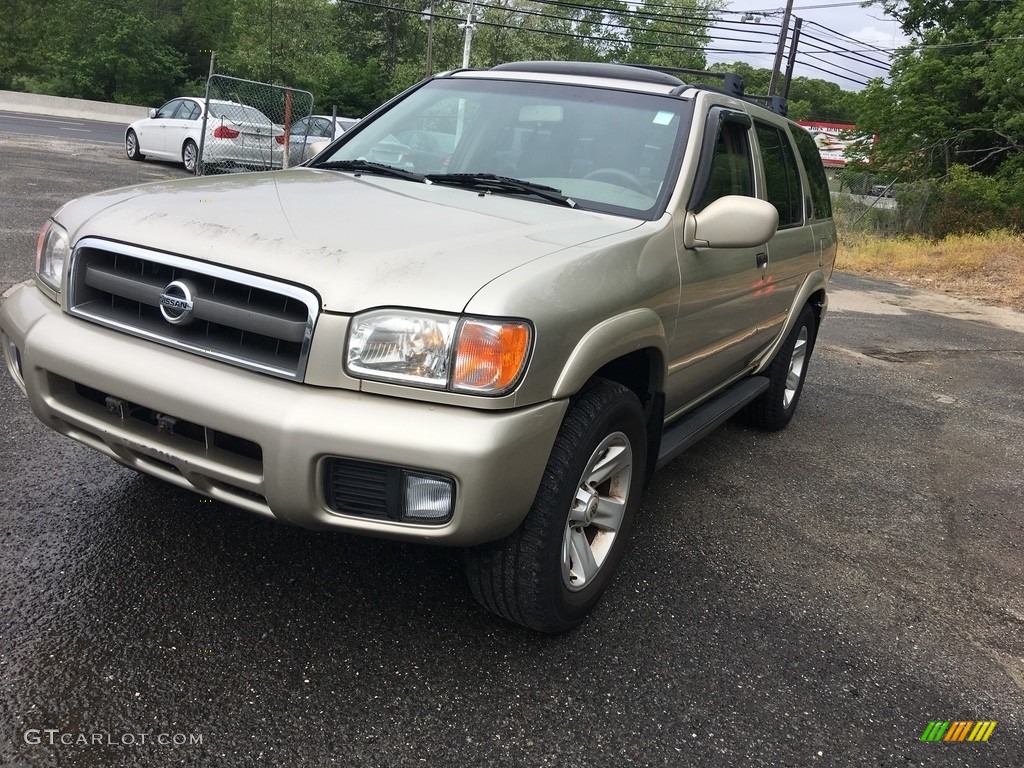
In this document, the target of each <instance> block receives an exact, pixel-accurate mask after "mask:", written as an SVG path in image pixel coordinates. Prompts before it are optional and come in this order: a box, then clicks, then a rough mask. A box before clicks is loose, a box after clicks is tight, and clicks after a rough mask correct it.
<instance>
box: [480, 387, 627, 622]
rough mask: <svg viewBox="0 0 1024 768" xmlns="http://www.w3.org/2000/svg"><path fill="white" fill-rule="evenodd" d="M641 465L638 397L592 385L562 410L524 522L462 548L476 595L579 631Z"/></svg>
mask: <svg viewBox="0 0 1024 768" xmlns="http://www.w3.org/2000/svg"><path fill="white" fill-rule="evenodd" d="M646 464H647V436H646V425H645V421H644V415H643V410H642V408H641V407H640V402H639V401H638V400H637V398H636V395H635V394H633V392H632V391H630V390H629V389H626V388H625V387H623V386H622V385H620V384H617V383H615V382H612V381H607V380H604V379H596V380H594V381H593V382H591V383H590V384H589V385H588V386H587V388H586V389H584V390H583V392H581V393H580V395H579V396H578V397H577V398H576V399H575V401H574V402H573V403H572V405H571V406H570V407H569V411H568V413H567V414H566V416H565V420H564V421H563V422H562V426H561V429H560V430H559V432H558V436H557V437H556V438H555V444H554V447H553V448H552V450H551V456H550V457H549V458H548V465H547V468H546V469H545V471H544V477H543V479H542V480H541V485H540V488H539V489H538V491H537V496H536V498H535V499H534V502H533V506H532V507H531V508H530V511H529V513H528V514H527V516H526V519H525V520H523V523H522V524H521V525H520V526H519V528H517V529H516V530H515V531H514V532H513V533H512V534H511V535H509V536H508V537H506V538H505V539H502V540H501V541H497V542H493V543H490V544H485V545H483V546H479V547H476V548H474V549H471V550H468V551H467V553H466V573H467V576H468V578H469V586H470V591H471V592H472V593H473V597H474V598H476V600H477V602H479V603H480V604H481V605H483V606H484V607H485V608H487V609H488V610H490V611H492V612H493V613H496V614H498V615H499V616H502V617H503V618H505V619H508V620H509V621H512V622H515V623H517V624H521V625H523V626H525V627H529V628H530V629H534V630H537V631H539V632H550V633H555V632H565V631H567V630H569V629H572V627H574V626H576V625H577V624H578V623H579V622H581V621H582V620H583V619H584V618H585V617H586V615H587V614H588V613H589V612H590V611H591V610H592V609H593V607H594V606H595V605H596V604H597V602H598V600H599V599H600V598H601V595H602V593H603V592H604V590H605V588H606V587H607V586H608V584H609V582H610V580H611V578H612V575H613V573H614V571H615V567H616V565H617V564H618V561H619V559H620V558H621V556H622V552H623V549H624V547H625V544H626V539H627V537H628V535H629V530H630V528H631V527H632V523H633V518H634V517H635V515H636V509H637V507H638V506H639V504H640V496H641V493H642V492H643V484H644V479H645V476H646Z"/></svg>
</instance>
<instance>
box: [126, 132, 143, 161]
mask: <svg viewBox="0 0 1024 768" xmlns="http://www.w3.org/2000/svg"><path fill="white" fill-rule="evenodd" d="M124 153H125V154H126V155H128V159H129V160H145V159H146V156H145V155H144V154H142V152H140V151H139V137H138V136H137V135H136V134H135V131H128V133H126V134H125V135H124Z"/></svg>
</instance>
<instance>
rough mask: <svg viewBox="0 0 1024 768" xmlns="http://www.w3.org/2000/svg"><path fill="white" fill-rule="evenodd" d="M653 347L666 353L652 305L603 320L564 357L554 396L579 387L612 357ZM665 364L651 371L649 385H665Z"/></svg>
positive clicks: (659, 387)
mask: <svg viewBox="0 0 1024 768" xmlns="http://www.w3.org/2000/svg"><path fill="white" fill-rule="evenodd" d="M650 348H653V349H656V350H657V351H658V353H659V354H660V356H661V359H662V360H664V359H665V357H666V345H665V327H664V326H663V325H662V323H661V318H660V317H659V316H658V314H657V312H655V311H654V310H653V309H634V310H630V311H629V312H624V313H623V314H621V315H616V316H615V317H611V318H609V319H607V320H603V321H602V322H600V323H599V324H598V325H595V326H594V327H593V328H591V329H590V330H589V331H587V332H586V333H585V334H584V335H583V337H582V338H581V339H580V340H579V342H578V343H577V344H576V347H575V348H574V349H573V351H572V353H571V354H570V355H569V358H568V360H566V363H565V367H564V368H563V369H562V373H561V374H560V375H559V377H558V380H557V381H556V382H555V388H554V391H553V392H552V393H551V397H552V398H553V399H556V400H558V399H561V398H566V397H569V396H571V395H574V394H575V393H576V392H579V390H580V389H582V387H583V385H584V384H586V383H587V381H588V380H589V379H590V377H591V376H593V375H594V373H595V372H596V371H598V370H600V369H601V368H603V367H604V366H605V365H607V364H608V363H610V362H611V361H613V360H615V359H617V358H620V357H623V356H625V355H628V354H630V353H631V352H636V351H637V350H641V349H650ZM664 370H665V366H664V365H661V366H656V370H654V371H652V372H651V376H652V380H651V389H652V390H653V391H655V392H660V391H661V390H662V389H663V388H664V384H665V382H664V377H665V374H664Z"/></svg>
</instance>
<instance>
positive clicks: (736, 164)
mask: <svg viewBox="0 0 1024 768" xmlns="http://www.w3.org/2000/svg"><path fill="white" fill-rule="evenodd" d="M747 137H748V130H747V127H746V126H745V125H743V124H741V123H738V122H733V121H730V120H725V121H723V122H722V124H721V126H720V128H719V130H718V137H717V139H716V140H715V148H714V151H713V153H712V156H711V170H710V174H709V176H708V182H707V186H706V187H705V189H704V193H703V194H702V195H701V198H700V203H699V204H698V205H697V207H696V210H698V211H701V210H703V209H704V208H706V207H707V206H708V205H709V204H711V203H713V202H714V201H715V200H717V199H718V198H720V197H725V196H726V195H743V196H745V197H753V196H754V176H753V173H752V172H751V170H752V169H751V163H750V141H749V139H748V138H747Z"/></svg>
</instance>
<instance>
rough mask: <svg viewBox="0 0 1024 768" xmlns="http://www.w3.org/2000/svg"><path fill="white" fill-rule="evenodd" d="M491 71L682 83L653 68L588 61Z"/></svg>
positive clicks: (512, 66) (516, 65)
mask: <svg viewBox="0 0 1024 768" xmlns="http://www.w3.org/2000/svg"><path fill="white" fill-rule="evenodd" d="M491 69H492V70H497V71H502V72H538V73H542V74H548V75H575V76H578V77H585V76H589V77H608V78H615V79H616V80H632V81H633V82H641V83H656V84H658V85H670V86H680V85H682V84H683V81H682V80H680V79H679V78H678V77H674V76H673V75H672V74H671V73H669V72H666V71H661V70H658V69H656V68H653V67H636V66H633V65H630V64H609V63H605V62H588V61H514V62H510V63H508V64H498V65H497V66H495V67H491Z"/></svg>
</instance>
